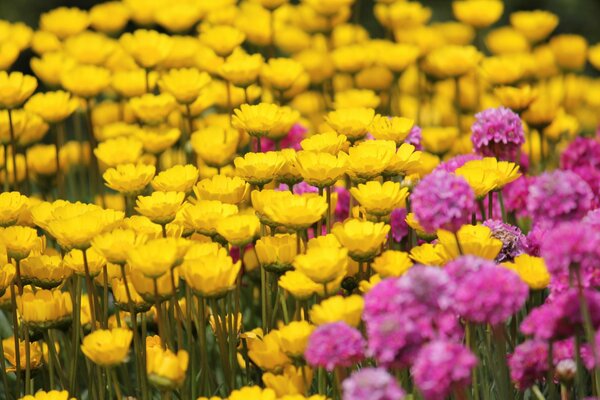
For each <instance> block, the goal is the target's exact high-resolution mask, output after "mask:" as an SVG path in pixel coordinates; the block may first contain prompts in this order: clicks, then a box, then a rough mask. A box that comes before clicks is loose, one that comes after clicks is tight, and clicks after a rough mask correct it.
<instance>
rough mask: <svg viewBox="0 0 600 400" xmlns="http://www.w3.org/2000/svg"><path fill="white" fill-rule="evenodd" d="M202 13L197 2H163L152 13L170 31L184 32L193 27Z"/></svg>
mask: <svg viewBox="0 0 600 400" xmlns="http://www.w3.org/2000/svg"><path fill="white" fill-rule="evenodd" d="M203 13H204V11H203V10H202V6H201V5H200V3H197V2H188V1H178V2H173V3H163V4H162V5H161V7H160V8H159V9H158V10H157V11H156V13H155V14H154V20H155V21H156V23H157V24H159V25H160V26H162V27H164V28H165V29H167V30H168V31H170V32H184V31H187V30H189V29H190V28H191V27H193V26H194V25H195V24H196V22H198V20H199V19H200V17H201V16H202V14H203Z"/></svg>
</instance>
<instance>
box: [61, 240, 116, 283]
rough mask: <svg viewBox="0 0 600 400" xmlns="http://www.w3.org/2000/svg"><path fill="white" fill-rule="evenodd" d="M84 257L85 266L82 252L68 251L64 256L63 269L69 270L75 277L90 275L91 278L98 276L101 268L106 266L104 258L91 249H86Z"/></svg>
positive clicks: (76, 250)
mask: <svg viewBox="0 0 600 400" xmlns="http://www.w3.org/2000/svg"><path fill="white" fill-rule="evenodd" d="M85 255H86V259H87V266H86V263H85V260H84V258H83V251H81V250H78V249H73V250H71V251H69V252H68V253H67V254H66V255H65V258H64V259H63V263H64V265H65V267H67V268H69V269H71V270H72V271H73V272H74V273H75V274H76V275H79V276H86V275H90V276H91V277H95V276H98V275H99V274H100V272H101V271H102V268H103V267H104V266H105V265H106V258H104V256H103V255H102V254H101V253H100V252H99V251H98V250H96V249H95V248H93V247H92V248H89V249H87V250H86V253H85Z"/></svg>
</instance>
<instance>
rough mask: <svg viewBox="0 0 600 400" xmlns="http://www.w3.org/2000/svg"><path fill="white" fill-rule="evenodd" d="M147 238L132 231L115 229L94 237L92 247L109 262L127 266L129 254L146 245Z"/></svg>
mask: <svg viewBox="0 0 600 400" xmlns="http://www.w3.org/2000/svg"><path fill="white" fill-rule="evenodd" d="M146 240H147V236H146V235H143V234H138V233H137V232H135V231H134V230H132V229H120V228H119V229H114V230H112V231H110V232H107V233H103V234H101V235H98V236H96V237H94V239H93V240H92V246H93V247H94V249H96V250H97V251H98V252H100V253H102V255H103V256H104V257H105V258H106V260H107V261H108V262H111V263H113V264H118V265H125V263H126V262H127V253H128V252H129V251H130V250H131V249H132V248H137V247H138V246H140V245H142V244H143V243H145V242H146Z"/></svg>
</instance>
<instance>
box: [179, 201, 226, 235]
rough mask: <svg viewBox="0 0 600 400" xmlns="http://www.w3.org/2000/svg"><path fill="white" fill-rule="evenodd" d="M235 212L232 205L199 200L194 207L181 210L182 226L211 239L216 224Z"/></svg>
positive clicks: (214, 233)
mask: <svg viewBox="0 0 600 400" xmlns="http://www.w3.org/2000/svg"><path fill="white" fill-rule="evenodd" d="M237 212H238V208H237V206H235V205H233V204H225V203H221V202H220V201H217V200H199V201H198V202H197V203H196V204H195V205H193V206H191V207H186V208H185V209H184V210H183V217H184V224H185V225H186V226H187V227H188V228H189V229H192V230H194V231H196V232H198V233H201V234H203V235H206V236H211V237H213V236H215V235H216V233H217V223H218V222H219V221H220V220H221V219H223V218H226V217H229V216H231V215H235V214H237Z"/></svg>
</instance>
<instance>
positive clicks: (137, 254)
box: [127, 238, 179, 279]
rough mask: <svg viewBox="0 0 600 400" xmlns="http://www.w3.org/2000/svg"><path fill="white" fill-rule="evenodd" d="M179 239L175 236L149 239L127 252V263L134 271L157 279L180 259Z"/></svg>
mask: <svg viewBox="0 0 600 400" xmlns="http://www.w3.org/2000/svg"><path fill="white" fill-rule="evenodd" d="M178 255H179V254H178V248H177V241H176V239H173V238H159V239H153V240H149V241H147V242H145V243H143V244H140V245H138V246H137V247H135V248H133V249H131V250H130V251H129V252H128V253H127V263H128V264H129V266H130V267H131V268H132V270H134V271H139V272H141V273H143V274H144V275H145V276H146V277H148V278H152V279H156V278H159V277H161V276H162V275H164V274H165V273H167V272H169V271H170V270H171V269H172V268H173V267H174V266H175V265H176V263H177V261H178Z"/></svg>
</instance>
